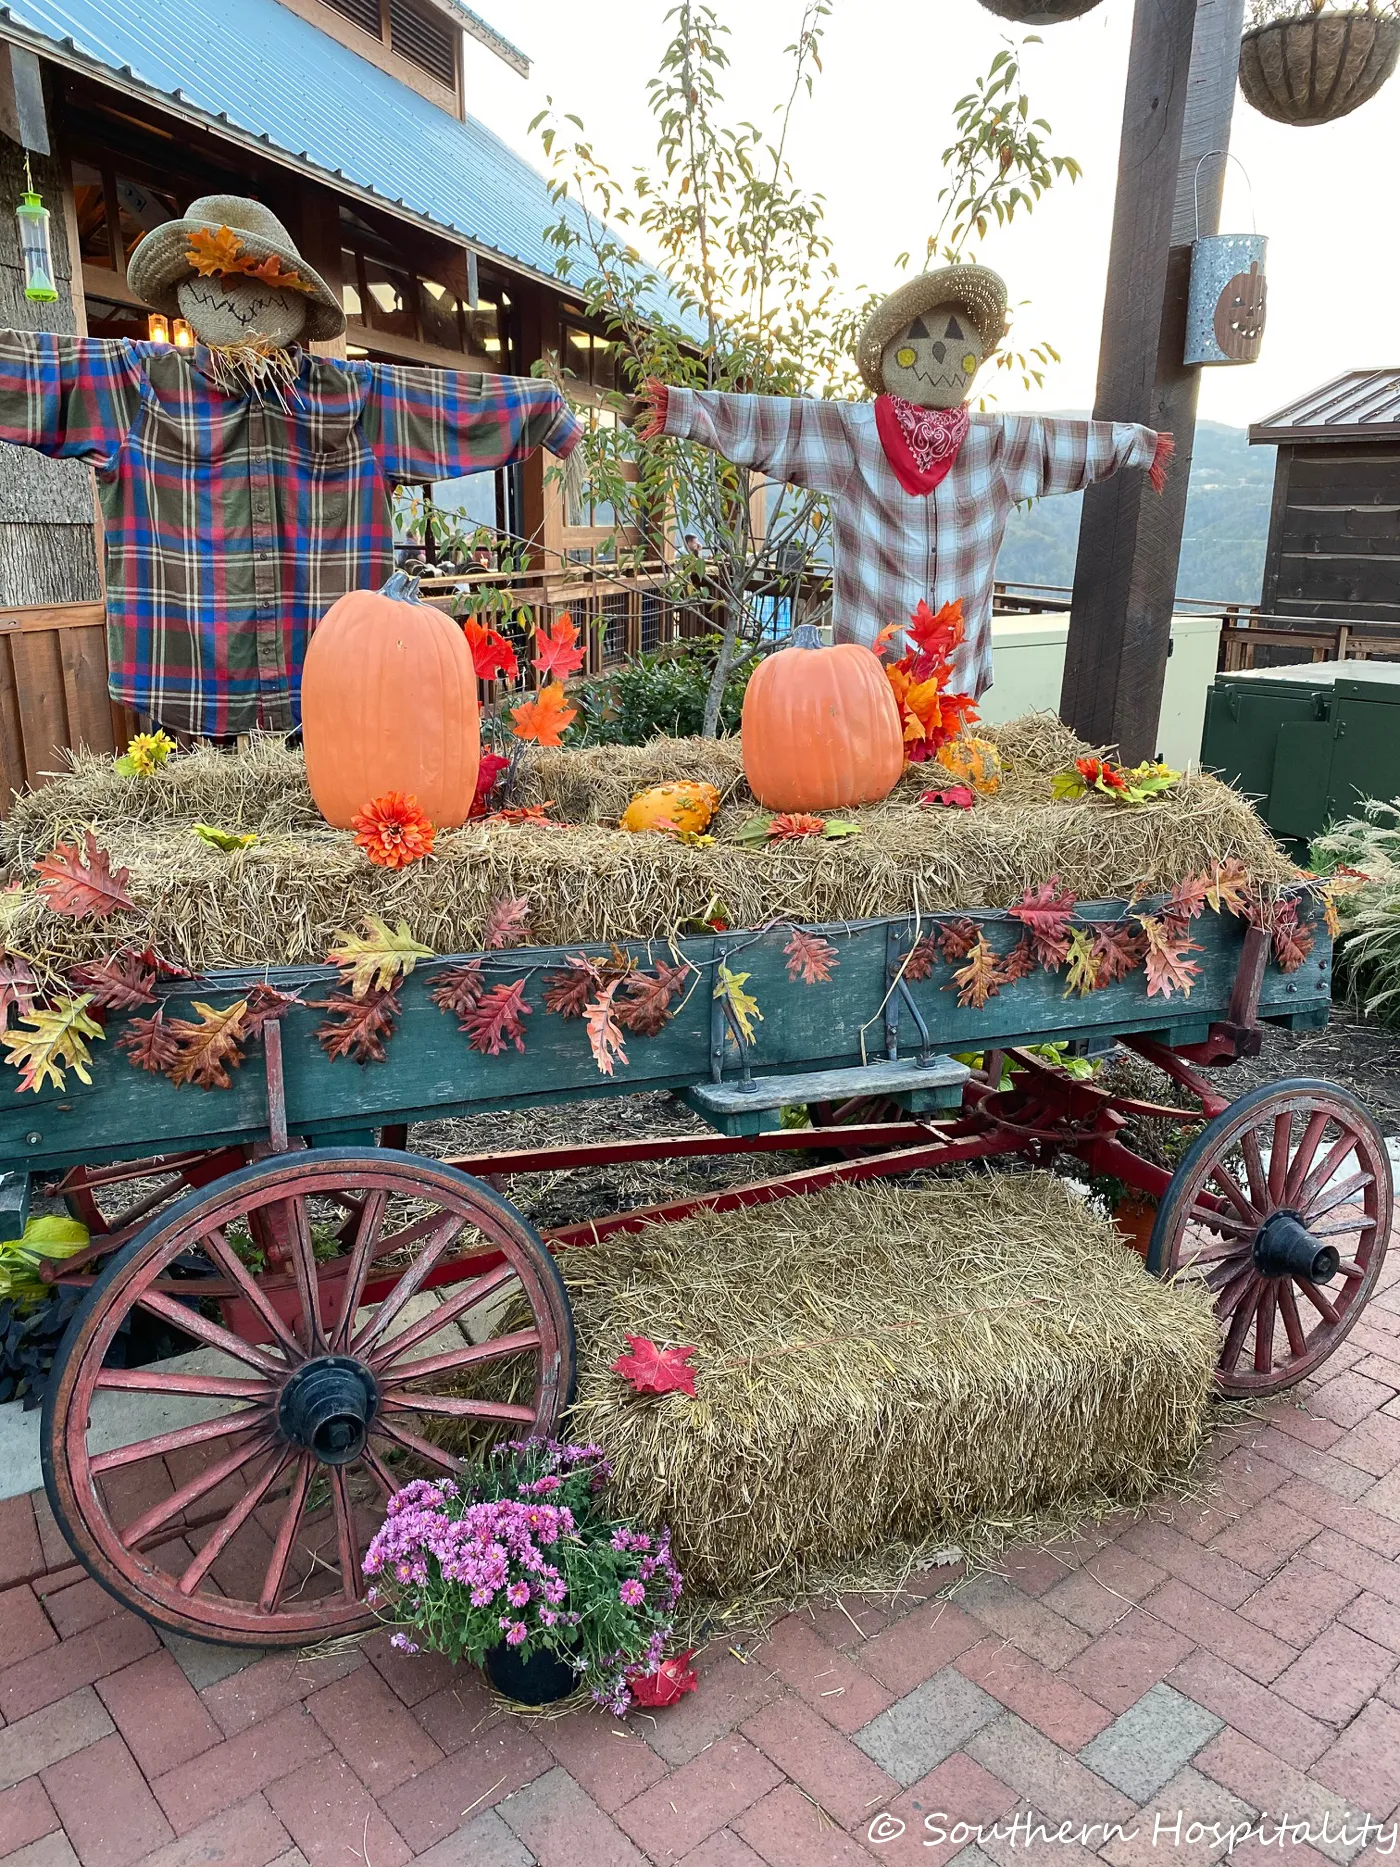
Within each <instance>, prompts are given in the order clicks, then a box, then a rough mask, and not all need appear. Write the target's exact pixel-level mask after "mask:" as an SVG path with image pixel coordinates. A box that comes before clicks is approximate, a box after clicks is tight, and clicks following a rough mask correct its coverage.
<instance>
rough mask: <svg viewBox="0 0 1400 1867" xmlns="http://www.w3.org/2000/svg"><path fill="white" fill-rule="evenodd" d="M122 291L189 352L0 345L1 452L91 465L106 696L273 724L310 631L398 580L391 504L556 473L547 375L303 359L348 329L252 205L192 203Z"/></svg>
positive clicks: (140, 251) (557, 418) (562, 413)
mask: <svg viewBox="0 0 1400 1867" xmlns="http://www.w3.org/2000/svg"><path fill="white" fill-rule="evenodd" d="M127 278H128V280H129V283H130V284H131V287H132V289H133V290H134V291H135V292H137V293H138V294H139V295H140V296H141V298H143V299H144V300H145V301H146V303H147V304H148V305H150V306H151V307H152V308H153V309H154V310H156V311H159V312H163V313H165V314H166V315H167V316H170V317H180V318H183V319H185V320H186V322H187V323H188V324H189V325H190V327H191V329H192V331H193V333H194V336H195V338H196V339H197V343H196V344H195V346H194V347H192V348H190V349H181V348H177V347H174V346H171V345H167V344H156V343H135V342H132V341H130V340H127V339H119V340H115V341H108V340H103V339H96V338H85V337H67V336H56V335H54V334H53V333H50V332H46V331H7V332H3V333H0V440H3V441H10V442H14V443H16V444H18V445H19V446H21V447H32V448H35V449H37V450H38V451H39V452H40V453H44V454H52V455H57V456H63V457H66V458H69V459H77V460H86V461H89V462H90V463H91V464H92V465H93V467H95V468H96V471H97V482H98V490H99V496H100V499H101V504H102V511H103V516H104V518H105V520H106V539H105V542H106V567H107V639H108V656H109V665H110V668H111V691H112V694H113V696H114V697H115V698H116V699H118V700H120V701H123V702H125V704H126V705H127V706H130V707H133V708H135V709H136V710H137V711H138V712H141V713H146V714H149V715H150V716H151V717H152V719H153V720H154V721H155V722H156V723H158V724H159V725H162V726H165V727H168V728H171V729H172V730H174V731H176V732H180V733H185V734H191V735H196V734H197V735H203V736H207V737H211V738H227V737H229V736H230V735H233V734H237V733H240V732H246V731H248V730H249V729H250V728H252V727H255V726H262V727H267V728H271V729H275V730H278V731H288V730H290V729H292V728H294V727H295V726H296V725H297V723H298V719H299V714H300V687H301V668H302V661H303V658H304V656H305V653H306V645H307V642H308V640H309V638H310V634H311V631H312V629H313V628H314V627H315V626H316V623H317V621H318V620H319V618H320V617H321V616H322V615H323V614H324V613H325V611H326V610H327V609H328V608H329V607H330V605H331V604H332V603H333V602H334V601H335V599H336V598H337V597H340V596H343V595H344V594H345V593H346V592H347V591H349V590H354V589H360V588H364V587H368V586H377V585H379V584H380V583H382V582H383V581H384V579H385V577H386V575H387V574H388V572H389V571H390V570H391V569H392V568H393V525H392V520H391V515H390V505H389V500H390V494H391V492H392V491H393V489H394V487H395V486H396V485H399V484H401V483H418V484H422V483H423V482H424V481H429V480H444V479H451V478H455V477H457V476H458V475H460V474H467V473H487V472H490V471H491V470H492V469H493V468H496V467H500V466H504V465H506V464H507V463H509V462H511V461H515V460H522V459H524V458H525V456H526V455H527V454H530V453H532V452H533V451H534V450H535V448H537V447H540V446H544V447H547V448H548V449H549V450H550V451H551V452H552V453H554V454H557V455H559V456H561V457H564V456H567V455H568V454H569V453H570V452H571V451H572V450H573V448H574V446H575V444H576V442H577V440H578V438H579V432H580V431H579V427H578V424H577V422H576V421H575V420H574V418H573V416H572V415H571V414H570V413H569V411H568V409H567V407H566V406H565V404H564V401H563V399H562V397H561V396H560V393H559V391H558V389H556V388H555V387H554V386H553V384H551V383H548V382H543V381H537V380H532V379H522V378H518V377H513V376H482V375H477V374H475V373H473V372H468V371H456V370H434V369H418V368H397V367H394V366H390V365H385V364H378V363H367V362H360V361H353V360H352V361H348V362H341V361H338V360H336V359H334V358H330V357H320V356H313V355H312V354H311V353H310V351H309V349H306V348H303V347H302V346H304V345H309V344H311V343H313V342H315V341H317V340H322V339H326V338H331V337H336V336H338V335H339V334H340V333H341V332H342V331H343V330H344V329H345V316H344V313H343V312H342V310H341V308H340V304H339V302H338V301H337V299H336V298H335V296H334V295H333V294H332V292H331V290H330V288H329V287H328V286H327V285H326V283H325V281H324V280H323V279H321V278H320V277H318V275H317V274H316V273H315V272H314V271H313V270H312V268H311V267H310V266H308V265H307V263H306V261H305V260H304V259H303V258H302V257H301V255H300V253H298V252H297V250H296V247H295V246H294V245H293V243H292V240H291V236H290V235H289V234H288V232H287V230H286V228H285V227H284V226H283V225H282V223H281V221H279V220H278V219H277V217H276V215H275V214H273V213H271V212H269V210H268V209H267V208H265V207H263V206H261V205H260V203H258V202H256V201H249V200H244V199H241V198H240V197H238V196H234V195H206V196H204V197H203V198H201V199H200V200H197V201H194V202H192V203H191V205H190V209H189V212H188V213H187V214H186V215H185V217H184V218H183V219H181V220H173V221H167V222H166V223H165V224H164V225H163V226H160V227H157V228H156V229H155V230H154V231H153V232H151V233H148V234H147V235H146V236H145V238H144V239H143V240H142V241H141V243H140V245H139V246H137V248H136V249H135V251H134V252H133V254H132V256H131V259H130V262H129V264H128V267H127Z"/></svg>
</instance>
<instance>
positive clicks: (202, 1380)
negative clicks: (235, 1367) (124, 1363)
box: [97, 1362, 277, 1401]
mask: <svg viewBox="0 0 1400 1867" xmlns="http://www.w3.org/2000/svg"><path fill="white" fill-rule="evenodd" d="M97 1385H98V1386H99V1387H111V1388H124V1389H126V1390H127V1391H128V1392H134V1393H142V1394H192V1395H199V1396H201V1397H203V1398H206V1399H210V1400H262V1401H270V1400H271V1399H272V1396H273V1395H274V1394H275V1393H276V1391H277V1390H276V1389H275V1388H274V1387H273V1385H272V1383H271V1382H270V1381H242V1380H239V1379H238V1377H237V1376H236V1375H229V1374H185V1373H179V1374H162V1373H161V1371H160V1364H159V1363H158V1362H152V1363H150V1364H149V1365H148V1366H147V1367H144V1368H99V1369H98V1371H97Z"/></svg>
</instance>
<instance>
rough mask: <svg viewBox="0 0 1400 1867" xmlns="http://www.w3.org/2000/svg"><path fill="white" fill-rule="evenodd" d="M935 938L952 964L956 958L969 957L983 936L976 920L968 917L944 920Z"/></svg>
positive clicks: (945, 957) (946, 958)
mask: <svg viewBox="0 0 1400 1867" xmlns="http://www.w3.org/2000/svg"><path fill="white" fill-rule="evenodd" d="M935 938H936V939H937V941H938V946H939V950H940V951H941V953H942V955H943V957H944V959H945V960H947V962H948V964H949V965H950V966H951V965H952V963H953V961H954V960H959V959H966V958H967V956H968V954H969V953H970V952H971V951H972V949H973V947H975V946H976V945H977V942H978V941H979V940H980V939H981V938H982V930H981V928H980V927H978V925H977V923H976V922H975V921H970V920H967V919H962V920H956V921H944V923H943V925H942V926H941V927H940V928H939V929H938V932H937V934H936V936H935Z"/></svg>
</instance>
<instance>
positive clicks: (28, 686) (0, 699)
mask: <svg viewBox="0 0 1400 1867" xmlns="http://www.w3.org/2000/svg"><path fill="white" fill-rule="evenodd" d="M138 730H139V728H138V724H137V719H136V715H135V714H134V713H131V712H129V711H128V709H127V708H125V707H122V706H117V705H116V704H115V703H114V702H113V701H111V700H110V699H109V698H108V695H107V627H106V620H105V614H104V611H103V607H102V605H101V603H59V604H54V605H53V606H52V607H50V608H37V609H0V810H4V809H8V807H9V800H10V796H11V793H12V792H14V791H17V790H19V789H20V787H21V786H23V785H36V784H41V783H42V782H43V780H44V777H45V775H46V774H48V773H50V772H54V771H61V770H62V769H63V767H64V764H65V758H64V754H65V752H66V751H67V750H68V749H69V748H70V747H74V748H76V747H79V746H85V747H87V749H88V750H89V751H92V752H106V753H112V752H115V751H116V750H117V749H118V747H121V746H124V745H125V744H126V742H127V740H128V739H129V738H130V737H131V735H132V734H133V733H134V732H136V731H138Z"/></svg>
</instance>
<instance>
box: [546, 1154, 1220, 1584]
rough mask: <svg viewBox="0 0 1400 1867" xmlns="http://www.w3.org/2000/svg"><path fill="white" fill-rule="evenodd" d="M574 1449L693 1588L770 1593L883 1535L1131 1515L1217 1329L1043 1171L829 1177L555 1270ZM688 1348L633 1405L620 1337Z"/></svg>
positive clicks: (985, 1530)
mask: <svg viewBox="0 0 1400 1867" xmlns="http://www.w3.org/2000/svg"><path fill="white" fill-rule="evenodd" d="M561 1269H562V1270H563V1272H564V1276H565V1279H566V1281H567V1283H568V1285H569V1292H570V1296H571V1298H572V1301H573V1304H574V1309H575V1315H576V1318H577V1324H578V1340H579V1348H580V1356H581V1369H580V1379H579V1393H578V1402H577V1405H576V1407H575V1409H574V1411H573V1414H572V1416H571V1421H570V1432H571V1434H572V1436H574V1437H575V1438H588V1439H596V1440H597V1441H599V1442H600V1443H601V1444H602V1445H603V1446H604V1447H605V1448H606V1450H607V1451H608V1453H609V1455H610V1456H611V1457H612V1459H613V1461H614V1463H615V1468H616V1482H617V1487H618V1494H617V1495H618V1503H619V1507H620V1509H621V1510H622V1511H623V1512H625V1513H627V1514H629V1515H633V1516H635V1517H637V1518H639V1519H641V1520H643V1521H655V1522H666V1523H669V1524H670V1525H671V1526H672V1529H673V1532H674V1534H675V1540H676V1545H677V1549H678V1553H679V1557H680V1561H681V1564H682V1567H683V1569H684V1571H685V1574H686V1578H687V1583H688V1585H689V1586H690V1587H692V1588H694V1589H695V1590H697V1591H698V1592H699V1593H701V1594H702V1595H709V1596H720V1597H726V1596H727V1597H730V1598H731V1599H732V1598H734V1597H736V1596H738V1597H742V1598H745V1599H747V1600H750V1601H752V1600H754V1599H758V1598H762V1597H764V1596H767V1597H769V1598H774V1597H786V1598H789V1599H795V1598H797V1597H798V1596H800V1595H801V1594H802V1593H803V1592H804V1591H805V1590H807V1589H808V1588H810V1587H811V1586H813V1585H814V1583H816V1582H818V1581H819V1579H820V1578H822V1577H828V1578H829V1577H830V1576H832V1575H834V1574H840V1573H842V1572H844V1573H846V1574H847V1575H856V1576H859V1575H860V1574H861V1573H862V1569H863V1566H867V1565H868V1564H869V1563H870V1562H871V1561H872V1560H873V1561H874V1562H875V1564H876V1566H882V1565H883V1566H888V1560H889V1552H890V1549H891V1546H892V1545H903V1546H905V1547H906V1548H907V1549H913V1550H917V1549H918V1548H920V1547H922V1548H924V1549H931V1548H933V1547H936V1546H938V1545H940V1544H943V1545H946V1544H948V1543H957V1544H961V1545H963V1546H964V1547H967V1548H969V1549H971V1550H973V1551H976V1550H978V1549H979V1548H983V1549H986V1548H990V1547H993V1546H995V1544H996V1543H997V1542H999V1541H1001V1540H1004V1539H1005V1538H1006V1537H1007V1536H1009V1535H1011V1534H1014V1533H1015V1532H1016V1531H1017V1530H1018V1529H1022V1528H1024V1527H1026V1526H1027V1525H1029V1524H1030V1523H1031V1522H1033V1521H1034V1520H1037V1519H1039V1520H1042V1521H1043V1520H1044V1519H1045V1518H1046V1517H1051V1518H1054V1519H1056V1520H1058V1521H1072V1520H1074V1519H1075V1518H1076V1517H1081V1516H1083V1515H1086V1514H1093V1513H1099V1512H1103V1511H1106V1510H1108V1509H1111V1508H1115V1507H1120V1506H1133V1505H1136V1504H1139V1503H1141V1502H1142V1501H1143V1500H1144V1499H1146V1498H1147V1497H1149V1496H1150V1495H1151V1494H1152V1493H1154V1492H1155V1491H1157V1490H1159V1489H1160V1488H1161V1487H1162V1485H1163V1484H1164V1483H1165V1482H1166V1481H1167V1480H1168V1479H1169V1478H1171V1477H1172V1476H1174V1475H1177V1474H1179V1473H1181V1472H1182V1471H1183V1470H1185V1469H1186V1468H1187V1467H1188V1466H1189V1464H1190V1462H1191V1460H1192V1459H1193V1458H1194V1456H1195V1454H1196V1453H1197V1451H1198V1450H1199V1447H1200V1444H1201V1441H1202V1437H1203V1434H1204V1430H1205V1425H1206V1415H1207V1407H1208V1402H1209V1396H1210V1393H1211V1383H1212V1374H1213V1369H1214V1365H1215V1359H1216V1355H1217V1352H1218V1346H1219V1343H1218V1336H1217V1331H1216V1327H1215V1323H1214V1320H1213V1318H1212V1316H1211V1313H1210V1310H1209V1306H1208V1304H1207V1303H1206V1301H1205V1300H1204V1298H1202V1297H1201V1296H1200V1294H1199V1293H1198V1292H1195V1291H1192V1290H1188V1289H1185V1288H1176V1287H1171V1286H1168V1285H1164V1284H1161V1283H1158V1282H1157V1281H1156V1280H1155V1279H1154V1278H1151V1277H1148V1276H1147V1275H1145V1273H1144V1271H1143V1269H1142V1265H1141V1261H1140V1260H1139V1259H1138V1258H1137V1257H1135V1256H1134V1255H1133V1254H1132V1253H1131V1252H1130V1251H1128V1250H1127V1249H1126V1248H1125V1246H1124V1245H1123V1243H1122V1241H1121V1239H1120V1237H1119V1236H1118V1234H1117V1232H1116V1231H1115V1229H1114V1227H1113V1226H1112V1225H1111V1224H1110V1223H1109V1222H1108V1221H1107V1220H1106V1219H1102V1218H1100V1217H1097V1216H1096V1215H1095V1214H1094V1213H1093V1212H1092V1211H1091V1210H1090V1209H1089V1208H1088V1207H1087V1206H1086V1205H1085V1204H1084V1202H1083V1201H1082V1199H1080V1198H1078V1197H1077V1196H1076V1195H1075V1194H1074V1193H1073V1192H1072V1191H1071V1190H1070V1189H1069V1188H1067V1187H1066V1186H1065V1184H1064V1182H1063V1181H1061V1180H1059V1179H1056V1178H1055V1177H1053V1176H1051V1175H1049V1174H1045V1173H1033V1174H1018V1175H1009V1174H990V1175H977V1176H973V1177H964V1178H960V1179H950V1180H944V1181H939V1182H936V1183H933V1184H929V1183H927V1182H925V1183H923V1184H921V1185H917V1186H906V1187H901V1188H898V1189H896V1188H893V1187H885V1186H875V1187H844V1188H839V1189H836V1190H834V1191H831V1192H828V1193H821V1194H815V1195H811V1196H808V1197H804V1198H800V1199H787V1200H780V1201H778V1202H776V1203H775V1204H773V1205H768V1206H760V1207H754V1208H751V1209H749V1210H747V1211H744V1212H739V1213H733V1214H724V1215H716V1214H713V1213H704V1214H700V1215H699V1216H697V1217H695V1218H692V1219H688V1220H683V1221H681V1222H679V1223H676V1224H671V1225H664V1226H658V1227H655V1228H653V1229H650V1230H648V1231H645V1232H643V1233H640V1234H634V1235H632V1236H619V1237H615V1238H611V1239H608V1240H605V1241H604V1242H603V1243H602V1244H600V1245H597V1246H594V1247H593V1248H591V1249H589V1250H587V1251H577V1252H566V1253H564V1254H562V1258H561ZM629 1334H631V1335H643V1336H648V1337H650V1338H651V1339H652V1340H653V1341H655V1342H657V1343H658V1344H666V1345H676V1344H692V1343H693V1344H695V1345H696V1349H697V1352H696V1355H695V1357H694V1365H695V1368H696V1396H695V1398H694V1399H690V1398H688V1397H687V1396H685V1395H681V1394H668V1395H665V1396H660V1397H656V1396H652V1397H642V1396H639V1395H637V1394H635V1393H633V1392H632V1390H631V1389H630V1388H629V1387H628V1386H627V1385H626V1384H625V1383H624V1382H623V1380H622V1379H621V1378H620V1377H619V1376H618V1375H616V1374H613V1373H611V1372H610V1371H609V1364H610V1363H611V1362H612V1361H613V1360H614V1359H615V1357H616V1356H617V1355H618V1354H619V1353H621V1352H623V1350H624V1348H625V1342H624V1337H625V1336H626V1335H629Z"/></svg>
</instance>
